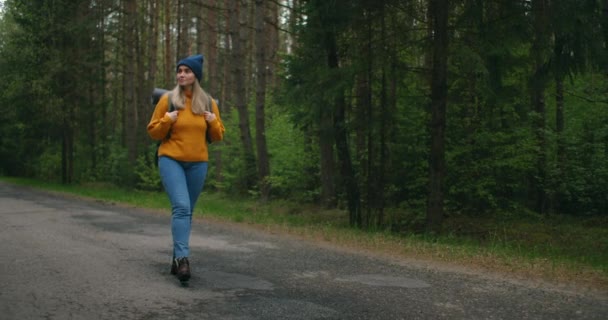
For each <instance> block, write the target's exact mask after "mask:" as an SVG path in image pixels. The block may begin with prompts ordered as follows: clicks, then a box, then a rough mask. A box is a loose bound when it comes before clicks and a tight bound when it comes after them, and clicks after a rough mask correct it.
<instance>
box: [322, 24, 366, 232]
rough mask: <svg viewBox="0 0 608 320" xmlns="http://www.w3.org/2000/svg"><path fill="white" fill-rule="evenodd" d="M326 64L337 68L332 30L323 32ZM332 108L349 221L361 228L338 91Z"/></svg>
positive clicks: (357, 192)
mask: <svg viewBox="0 0 608 320" xmlns="http://www.w3.org/2000/svg"><path fill="white" fill-rule="evenodd" d="M325 37H326V39H325V41H326V50H327V65H328V67H329V69H330V70H335V69H338V68H339V66H340V64H339V60H338V59H339V58H338V47H337V42H336V36H335V34H334V33H333V31H327V30H326V34H325ZM333 104H334V106H333V110H334V115H333V119H334V132H335V133H334V134H335V139H336V152H337V154H338V161H339V163H340V173H341V178H342V182H343V185H344V187H345V189H346V202H347V206H348V216H349V223H350V225H351V226H356V227H358V228H361V227H362V225H363V220H362V215H361V202H360V201H361V200H360V199H361V192H360V190H359V186H358V185H357V180H356V177H355V172H354V170H353V164H352V160H351V157H350V149H349V146H348V132H347V130H346V102H345V97H344V94H343V93H338V94H337V96H336V97H335V98H334V101H333Z"/></svg>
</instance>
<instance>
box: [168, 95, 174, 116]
mask: <svg viewBox="0 0 608 320" xmlns="http://www.w3.org/2000/svg"><path fill="white" fill-rule="evenodd" d="M167 101H168V102H169V112H173V111H174V110H175V106H174V105H173V102H172V100H171V92H169V93H167Z"/></svg>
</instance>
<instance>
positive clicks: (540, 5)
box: [530, 0, 550, 214]
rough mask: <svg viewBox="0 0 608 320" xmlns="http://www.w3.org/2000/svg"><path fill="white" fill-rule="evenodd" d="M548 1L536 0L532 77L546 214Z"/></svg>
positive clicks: (539, 195)
mask: <svg viewBox="0 0 608 320" xmlns="http://www.w3.org/2000/svg"><path fill="white" fill-rule="evenodd" d="M548 5H549V3H548V0H532V14H533V19H534V22H533V27H534V41H533V43H532V49H531V50H532V52H531V54H532V57H533V59H534V60H533V61H534V74H533V75H532V78H531V90H530V91H531V98H532V105H533V110H534V112H535V113H536V116H535V121H534V126H535V127H534V130H535V132H536V140H537V145H538V154H537V162H536V177H535V178H534V179H533V181H534V188H535V191H536V199H535V200H536V211H537V212H538V213H541V214H542V213H545V212H546V211H547V193H546V189H545V188H546V185H545V184H546V176H547V171H546V163H547V142H546V137H545V123H546V110H545V89H546V86H547V81H548V79H547V77H548V66H547V53H548V52H547V48H550V46H548V42H549V38H548V37H549V34H548V31H549V30H548V28H549V17H548V11H549V8H548Z"/></svg>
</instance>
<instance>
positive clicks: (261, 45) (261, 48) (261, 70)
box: [255, 0, 270, 202]
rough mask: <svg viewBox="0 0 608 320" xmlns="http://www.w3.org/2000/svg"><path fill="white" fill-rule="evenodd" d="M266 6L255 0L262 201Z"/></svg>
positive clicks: (264, 190) (265, 192) (265, 193)
mask: <svg viewBox="0 0 608 320" xmlns="http://www.w3.org/2000/svg"><path fill="white" fill-rule="evenodd" d="M265 16H266V7H265V5H264V1H263V0H255V32H256V34H255V38H256V41H255V43H256V66H257V68H256V70H257V86H256V97H255V106H256V108H255V109H256V110H255V111H256V112H255V128H256V131H255V141H256V146H257V151H258V186H259V189H260V196H261V200H262V201H263V202H266V201H268V198H269V197H270V184H269V181H268V177H269V176H270V163H269V159H268V146H267V144H266V111H265V107H266V72H267V67H266V66H267V63H266V48H267V47H268V40H269V39H268V38H267V37H266V36H265V35H266V33H265V30H266V29H265V23H264V18H265Z"/></svg>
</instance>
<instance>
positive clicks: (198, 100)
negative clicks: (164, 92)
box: [171, 81, 213, 114]
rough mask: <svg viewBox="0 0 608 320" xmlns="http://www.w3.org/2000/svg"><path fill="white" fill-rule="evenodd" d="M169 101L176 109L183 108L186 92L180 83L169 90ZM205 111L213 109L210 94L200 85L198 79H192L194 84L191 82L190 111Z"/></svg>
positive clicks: (195, 112)
mask: <svg viewBox="0 0 608 320" xmlns="http://www.w3.org/2000/svg"><path fill="white" fill-rule="evenodd" d="M171 103H173V106H174V107H175V108H176V109H183V108H185V106H186V93H185V92H184V89H183V88H182V87H181V86H180V85H177V86H175V88H173V90H171ZM205 111H209V112H212V111H213V110H212V107H211V96H210V95H209V94H208V93H207V92H206V91H205V90H204V89H203V88H202V87H201V85H200V84H199V83H198V81H194V84H192V113H194V114H203V112H205Z"/></svg>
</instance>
